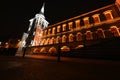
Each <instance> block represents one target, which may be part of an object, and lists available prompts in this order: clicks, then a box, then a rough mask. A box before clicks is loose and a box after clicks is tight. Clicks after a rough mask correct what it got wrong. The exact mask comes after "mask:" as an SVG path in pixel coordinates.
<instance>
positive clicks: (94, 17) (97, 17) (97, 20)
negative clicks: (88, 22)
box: [92, 14, 100, 23]
mask: <svg viewBox="0 0 120 80" xmlns="http://www.w3.org/2000/svg"><path fill="white" fill-rule="evenodd" d="M92 17H93V19H94V22H95V23H99V22H100V17H99V14H94V15H93V16H92Z"/></svg>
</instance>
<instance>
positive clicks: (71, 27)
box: [68, 22, 73, 30]
mask: <svg viewBox="0 0 120 80" xmlns="http://www.w3.org/2000/svg"><path fill="white" fill-rule="evenodd" d="M68 26H69V30H72V29H73V22H69V23H68Z"/></svg>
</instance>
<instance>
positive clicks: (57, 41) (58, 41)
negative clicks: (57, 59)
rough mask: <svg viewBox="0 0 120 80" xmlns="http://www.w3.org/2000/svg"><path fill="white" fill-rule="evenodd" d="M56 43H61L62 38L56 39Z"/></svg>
mask: <svg viewBox="0 0 120 80" xmlns="http://www.w3.org/2000/svg"><path fill="white" fill-rule="evenodd" d="M56 43H57V44H58V43H60V36H57V38H56Z"/></svg>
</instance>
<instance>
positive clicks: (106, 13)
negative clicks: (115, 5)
mask: <svg viewBox="0 0 120 80" xmlns="http://www.w3.org/2000/svg"><path fill="white" fill-rule="evenodd" d="M111 11H112V10H107V11H105V12H103V14H104V15H105V17H106V19H107V20H110V19H113V15H112V13H111Z"/></svg>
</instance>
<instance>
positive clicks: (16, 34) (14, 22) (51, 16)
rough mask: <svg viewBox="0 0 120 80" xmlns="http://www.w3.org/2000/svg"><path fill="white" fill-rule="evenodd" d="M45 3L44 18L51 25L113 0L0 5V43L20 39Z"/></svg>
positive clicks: (48, 0) (39, 0) (53, 0)
mask: <svg viewBox="0 0 120 80" xmlns="http://www.w3.org/2000/svg"><path fill="white" fill-rule="evenodd" d="M43 2H45V17H46V19H47V21H48V22H49V23H50V25H51V24H54V23H56V22H59V21H62V20H65V19H68V18H71V17H74V16H77V15H80V14H83V13H85V12H88V11H91V10H94V9H97V8H100V7H103V6H106V5H108V4H112V3H114V2H115V0H28V1H26V0H24V1H22V0H20V1H18V0H16V1H11V0H10V1H5V0H4V2H2V3H1V4H0V5H2V6H0V7H1V9H0V41H4V40H8V39H10V38H21V37H22V34H23V32H26V31H27V29H28V27H29V19H31V18H33V17H34V16H35V14H37V13H39V11H40V9H41V7H42V4H43Z"/></svg>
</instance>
